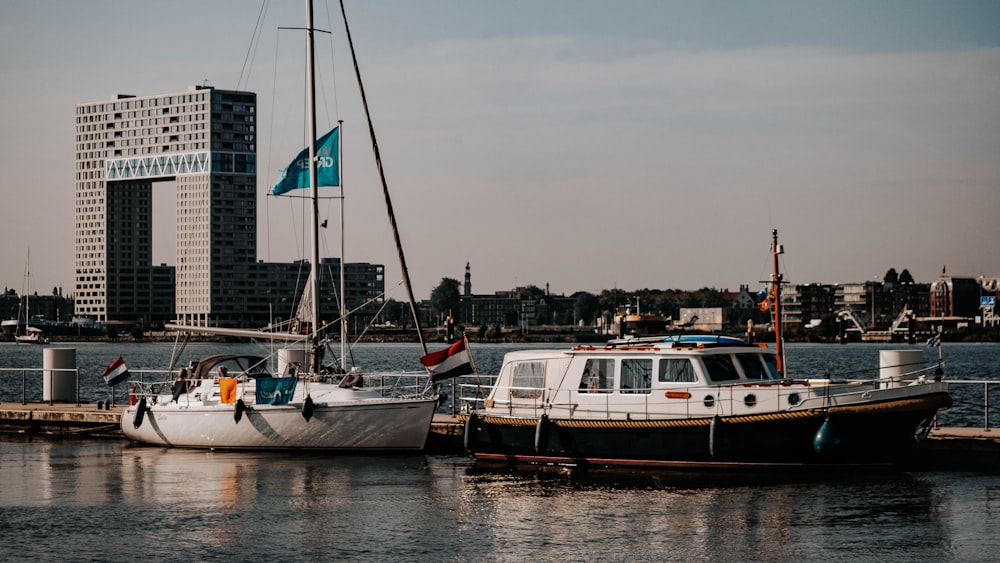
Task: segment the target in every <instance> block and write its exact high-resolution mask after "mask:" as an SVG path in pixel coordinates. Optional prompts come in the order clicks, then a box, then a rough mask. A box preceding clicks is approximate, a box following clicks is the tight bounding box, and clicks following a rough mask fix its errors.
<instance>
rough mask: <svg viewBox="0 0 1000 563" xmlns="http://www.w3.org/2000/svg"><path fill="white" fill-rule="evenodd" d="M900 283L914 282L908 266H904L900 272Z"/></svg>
mask: <svg viewBox="0 0 1000 563" xmlns="http://www.w3.org/2000/svg"><path fill="white" fill-rule="evenodd" d="M899 283H913V275H911V274H910V271H909V270H907V269H906V268H903V271H902V272H900V273H899Z"/></svg>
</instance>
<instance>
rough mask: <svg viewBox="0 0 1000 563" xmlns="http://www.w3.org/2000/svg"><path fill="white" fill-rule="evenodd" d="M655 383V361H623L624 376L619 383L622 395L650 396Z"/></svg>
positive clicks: (636, 359) (631, 359)
mask: <svg viewBox="0 0 1000 563" xmlns="http://www.w3.org/2000/svg"><path fill="white" fill-rule="evenodd" d="M652 382H653V360H651V359H639V358H629V359H626V360H622V374H621V381H620V383H619V385H620V390H621V392H622V393H633V394H641V395H649V394H650V393H652V392H653V390H652V389H651V388H650V387H652Z"/></svg>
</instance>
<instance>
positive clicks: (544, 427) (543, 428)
mask: <svg viewBox="0 0 1000 563" xmlns="http://www.w3.org/2000/svg"><path fill="white" fill-rule="evenodd" d="M548 447H549V415H547V414H543V415H542V416H540V417H538V423H537V424H535V453H536V454H542V453H545V450H547V449H548Z"/></svg>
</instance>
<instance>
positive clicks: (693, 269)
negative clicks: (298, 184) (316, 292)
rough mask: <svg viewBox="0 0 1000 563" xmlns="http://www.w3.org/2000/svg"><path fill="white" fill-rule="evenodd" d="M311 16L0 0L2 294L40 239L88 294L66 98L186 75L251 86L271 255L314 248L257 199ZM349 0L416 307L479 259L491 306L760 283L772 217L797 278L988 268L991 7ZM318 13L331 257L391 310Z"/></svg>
mask: <svg viewBox="0 0 1000 563" xmlns="http://www.w3.org/2000/svg"><path fill="white" fill-rule="evenodd" d="M303 4H304V3H303V2H302V1H301V0H296V1H285V0H271V1H268V2H260V1H257V2H253V1H250V0H172V1H171V2H169V3H163V2H149V1H145V0H138V1H137V0H130V1H125V0H89V1H87V2H69V1H62V2H56V1H52V0H34V1H31V2H28V1H24V0H0V76H2V80H0V170H2V171H3V173H2V174H0V186H2V193H3V196H4V202H3V205H0V283H2V284H3V285H4V286H5V287H9V288H13V289H15V290H17V291H18V292H21V291H22V288H23V286H24V273H25V267H26V262H27V260H26V257H27V256H28V252H29V249H30V265H31V288H30V291H32V292H35V291H37V292H39V293H48V292H51V291H52V288H53V287H61V288H62V289H63V292H64V294H71V293H72V292H73V291H74V288H73V279H74V265H73V260H74V254H73V233H74V215H73V205H74V109H75V106H76V105H77V104H83V103H88V102H99V101H104V100H108V99H111V98H112V97H114V95H115V94H118V93H127V94H134V95H138V96H150V95H159V94H167V93H175V92H183V91H186V90H187V89H188V87H189V86H190V85H194V84H210V85H212V86H215V87H217V88H222V89H245V90H250V91H253V92H256V93H257V96H258V101H257V105H258V110H257V111H258V126H259V130H258V194H259V196H258V200H259V209H258V258H259V259H261V260H267V261H291V260H296V259H299V258H303V257H305V256H306V255H307V251H305V250H303V242H302V241H303V240H307V239H304V232H303V228H304V227H303V225H304V222H303V221H302V207H301V200H290V199H288V198H274V197H267V196H266V194H267V193H268V191H269V188H270V186H271V185H272V184H273V181H274V179H275V178H276V177H277V174H278V171H279V170H280V169H281V168H282V167H284V166H285V165H286V164H288V162H289V161H290V160H291V159H292V157H294V156H295V154H296V153H297V152H298V151H299V150H300V149H301V148H302V147H303V146H304V145H305V138H306V134H305V132H304V125H303V117H302V116H303V109H302V106H303V103H302V102H303V78H302V75H303V72H302V68H303V65H304V62H303V53H304V34H303V33H302V32H301V31H298V30H294V29H280V30H279V28H295V27H298V28H301V27H303V26H304V15H303V13H304V5H303ZM346 4H347V12H348V18H349V23H350V26H351V33H352V37H353V40H354V43H355V49H356V50H357V54H358V58H359V65H360V67H361V73H362V77H363V79H364V83H365V88H366V94H367V99H368V104H369V108H370V110H371V112H372V115H373V120H374V128H375V131H376V134H377V137H378V144H379V149H380V152H381V155H382V161H383V167H384V170H385V174H386V178H387V181H388V185H389V191H390V193H391V195H392V198H393V207H394V210H395V213H396V216H397V220H398V223H399V229H400V236H401V240H402V243H403V248H404V251H405V253H406V261H407V265H408V266H409V270H410V275H411V278H412V280H413V284H414V292H415V293H416V296H417V298H427V297H429V295H430V291H431V289H432V288H433V287H434V286H436V285H437V284H438V283H439V282H440V280H441V278H443V277H450V278H454V279H457V280H459V281H462V279H463V277H464V274H465V265H466V263H467V262H469V263H471V271H472V282H473V291H474V292H475V293H477V294H483V293H493V292H495V291H503V290H509V289H512V288H514V287H517V286H524V285H536V286H538V287H542V288H545V287H546V286H548V287H549V289H550V291H552V292H553V293H555V294H567V295H569V294H572V293H573V292H575V291H580V290H582V291H590V292H598V291H600V290H602V289H610V288H618V289H626V290H635V289H642V288H659V289H671V288H676V289H698V288H701V287H714V288H718V289H730V290H736V289H738V288H739V286H740V285H742V284H746V285H749V286H750V287H751V289H755V288H757V287H759V285H760V283H759V282H760V281H761V280H765V279H767V277H768V276H769V274H770V255H769V246H770V238H771V230H772V229H778V232H779V236H780V238H781V242H782V243H783V244H784V247H785V254H784V256H783V258H782V268H783V269H784V273H785V279H786V280H787V281H789V282H791V283H793V284H798V283H803V284H804V283H813V282H820V283H846V282H860V281H865V280H872V279H882V277H883V276H884V274H885V273H886V271H887V270H888V269H889V268H895V269H896V270H897V271H902V270H903V269H908V270H909V271H910V273H911V274H912V275H913V277H914V278H915V279H916V280H917V281H919V282H930V281H933V280H934V279H937V277H938V276H939V275H940V273H941V271H942V268H945V267H946V268H947V272H948V273H949V274H952V275H964V276H980V275H985V276H1000V3H998V2H995V1H969V0H954V1H947V2H946V1H923V0H884V1H880V2H870V1H867V0H865V1H857V0H845V1H839V2H813V1H808V0H807V1H800V0H795V1H791V0H788V1H786V0H758V1H753V2H730V1H718V0H708V1H701V2H693V1H671V0H662V1H640V0H618V1H615V2H610V1H592V0H581V1H570V0H546V1H542V2H537V1H527V0H523V1H522V0H508V1H486V0H481V1H480V0H468V1H459V0H426V1H421V2H410V1H407V0H382V1H380V0H373V1H367V2H361V1H360V0H347V2H346ZM258 21H260V24H259V26H258ZM315 25H316V27H319V28H321V29H324V30H330V31H331V33H330V34H319V38H318V47H317V65H318V68H319V72H320V79H319V82H320V84H319V86H318V88H319V94H320V96H321V100H320V116H319V121H320V127H321V128H328V127H330V126H332V124H334V123H335V122H336V121H337V120H343V121H344V129H343V135H342V138H343V142H344V184H345V186H344V193H345V200H344V215H345V218H346V219H345V230H346V233H347V234H346V238H345V240H344V247H345V249H346V252H345V258H346V260H347V261H349V262H371V263H380V264H385V266H386V276H385V278H386V280H385V281H386V289H387V291H388V293H389V297H393V298H396V299H400V300H402V299H405V293H404V292H403V290H402V289H401V287H400V284H399V280H400V277H401V276H400V273H399V272H400V270H399V267H398V266H397V259H396V252H395V248H394V246H393V242H392V236H391V231H390V230H389V222H388V219H387V218H386V212H385V205H384V202H383V198H382V193H381V186H380V184H379V180H378V175H377V169H376V167H375V162H374V159H373V157H372V151H371V143H370V140H369V137H368V133H367V129H368V127H367V123H366V121H365V116H364V113H363V110H362V106H361V103H360V97H359V95H358V88H357V84H356V81H355V77H354V74H353V69H352V63H351V59H350V55H349V53H348V51H347V49H346V39H345V35H344V32H343V22H342V21H341V19H340V13H339V5H338V4H336V3H330V4H329V5H327V3H326V2H324V1H323V0H317V1H316V22H315ZM255 29H259V33H258V34H255ZM154 193H155V196H154V237H155V238H156V241H155V243H154V260H155V261H156V262H157V263H159V262H166V263H171V264H172V263H173V241H172V237H173V225H172V221H173V220H174V218H173V206H172V199H171V198H172V197H173V193H172V184H170V183H165V184H162V183H161V184H157V185H155V186H154ZM338 193H339V191H338V190H337V189H335V188H329V189H324V194H325V195H330V196H334V195H337V194H338ZM339 205H340V203H339V200H337V199H334V198H332V197H331V198H328V199H324V201H323V202H322V204H321V213H322V215H323V217H324V218H327V219H329V221H330V225H331V226H334V227H335V225H336V224H337V222H338V221H339V217H340V207H339ZM323 248H324V250H323V254H324V255H330V256H338V255H339V254H340V236H339V230H338V229H336V228H331V229H327V230H325V231H324V232H323Z"/></svg>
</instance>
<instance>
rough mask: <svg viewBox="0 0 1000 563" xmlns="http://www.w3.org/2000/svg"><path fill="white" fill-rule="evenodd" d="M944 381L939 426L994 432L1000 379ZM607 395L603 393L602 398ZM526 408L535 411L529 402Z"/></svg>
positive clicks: (476, 404)
mask: <svg viewBox="0 0 1000 563" xmlns="http://www.w3.org/2000/svg"><path fill="white" fill-rule="evenodd" d="M480 380H481V382H482V383H481V384H477V383H456V384H455V387H456V391H455V394H456V395H457V400H458V403H459V406H458V407H457V410H456V409H454V408H453V410H452V414H453V415H454V414H460V413H467V412H470V411H473V410H480V409H482V408H484V399H485V398H488V397H489V394H490V391H491V390H492V386H493V384H494V383H495V381H496V376H491V377H481V378H480ZM944 382H945V383H947V384H948V392H949V394H951V396H952V401H953V406H952V407H951V409H947V410H944V411H941V412H940V413H939V424H940V425H943V426H952V427H958V428H976V427H978V426H973V425H971V424H969V421H971V420H974V419H979V420H982V426H981V428H982V429H983V430H985V431H990V430H991V429H992V426H991V424H990V410H991V409H990V398H991V397H990V395H991V393H992V394H994V395H997V396H994V397H993V398H994V399H995V400H1000V380H984V379H975V380H973V379H945V380H944ZM873 383H875V384H877V383H878V380H874V382H873ZM980 389H981V391H980ZM512 390H513V389H512ZM518 391H525V389H522V388H518ZM539 391H541V392H540V393H539V396H540V397H546V398H550V397H557V396H558V393H557V390H555V389H542V390H539ZM980 394H981V396H980ZM606 395H607V394H602V396H606ZM504 404H506V403H504ZM523 406H524V407H525V408H529V409H530V408H531V406H530V405H528V404H527V403H525V404H524V405H523ZM537 406H538V407H539V408H541V407H542V405H537ZM979 410H981V411H982V417H981V418H979V416H978V415H977V414H975V413H974V412H971V413H970V411H979ZM942 416H943V418H944V423H943V424H941V423H940V418H941V417H942Z"/></svg>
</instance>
